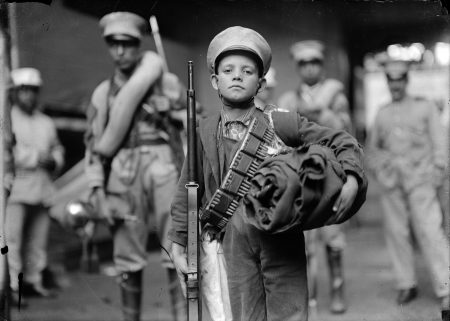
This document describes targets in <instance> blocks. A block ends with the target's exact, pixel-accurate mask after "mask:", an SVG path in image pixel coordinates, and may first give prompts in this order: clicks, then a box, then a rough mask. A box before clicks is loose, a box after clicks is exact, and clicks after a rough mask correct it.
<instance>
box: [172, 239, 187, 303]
mask: <svg viewBox="0 0 450 321" xmlns="http://www.w3.org/2000/svg"><path fill="white" fill-rule="evenodd" d="M171 255H172V260H173V264H174V265H175V269H176V270H177V274H178V278H179V279H180V283H181V289H182V290H183V295H184V296H185V297H186V275H187V272H188V266H187V257H186V247H184V246H182V245H180V244H177V243H172V249H171Z"/></svg>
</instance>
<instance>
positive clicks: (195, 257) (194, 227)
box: [186, 61, 202, 321]
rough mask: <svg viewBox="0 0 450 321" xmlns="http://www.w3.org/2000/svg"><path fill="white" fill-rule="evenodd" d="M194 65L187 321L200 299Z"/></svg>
mask: <svg viewBox="0 0 450 321" xmlns="http://www.w3.org/2000/svg"><path fill="white" fill-rule="evenodd" d="M193 68H194V64H193V62H192V61H189V62H188V90H187V123H188V126H187V136H188V138H187V146H188V148H187V157H188V159H187V162H188V183H187V184H186V188H187V190H188V244H187V263H188V273H187V281H186V288H187V295H186V296H187V303H188V321H198V320H201V319H202V311H201V306H202V305H201V298H200V278H199V265H200V264H199V242H198V238H199V226H198V205H197V189H198V183H197V181H198V179H197V177H198V176H197V174H198V173H197V135H196V127H197V121H196V119H195V118H196V115H195V114H196V112H195V91H194V89H193V82H194V70H193Z"/></svg>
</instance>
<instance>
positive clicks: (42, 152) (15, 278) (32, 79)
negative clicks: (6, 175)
mask: <svg viewBox="0 0 450 321" xmlns="http://www.w3.org/2000/svg"><path fill="white" fill-rule="evenodd" d="M11 78H12V81H13V86H14V88H13V92H12V101H13V106H12V109H11V124H12V132H13V133H14V138H15V145H14V147H13V156H14V167H15V171H16V176H15V179H14V182H13V187H12V190H11V194H10V196H9V200H8V205H7V209H6V212H7V218H6V233H7V235H6V237H7V241H8V246H9V252H8V256H9V269H10V278H11V290H12V302H13V303H16V302H17V301H18V290H19V274H20V273H21V272H22V271H23V279H24V287H23V288H24V292H25V294H26V293H29V294H30V295H37V296H42V297H49V296H51V295H52V293H51V292H50V291H49V290H48V289H46V288H45V287H44V286H43V283H42V271H43V270H44V268H45V267H46V266H47V239H48V231H49V227H50V216H49V214H48V204H46V199H47V198H48V197H49V196H50V195H51V194H52V193H53V191H54V186H53V183H52V177H51V176H52V174H54V173H56V172H57V171H58V170H59V169H61V167H62V165H63V163H64V149H63V147H62V145H61V144H60V143H59V140H58V136H57V133H56V128H55V125H54V124H53V121H52V120H51V119H50V118H49V117H48V116H46V115H44V114H43V113H41V112H40V111H38V110H37V107H38V105H39V92H40V89H41V86H42V79H41V75H40V72H39V71H38V70H37V69H34V68H20V69H15V70H13V71H12V72H11Z"/></svg>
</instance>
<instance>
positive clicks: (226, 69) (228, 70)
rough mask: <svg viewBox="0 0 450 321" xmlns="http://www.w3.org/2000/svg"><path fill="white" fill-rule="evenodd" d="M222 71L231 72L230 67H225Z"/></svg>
mask: <svg viewBox="0 0 450 321" xmlns="http://www.w3.org/2000/svg"><path fill="white" fill-rule="evenodd" d="M223 72H224V73H226V74H229V73H230V72H231V68H225V69H224V70H223Z"/></svg>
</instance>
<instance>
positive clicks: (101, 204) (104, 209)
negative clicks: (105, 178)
mask: <svg viewBox="0 0 450 321" xmlns="http://www.w3.org/2000/svg"><path fill="white" fill-rule="evenodd" d="M94 195H95V198H96V201H97V204H98V207H97V208H98V209H99V211H100V215H101V216H102V217H103V218H104V219H105V220H106V222H107V223H108V224H109V225H114V224H115V221H114V217H113V212H112V210H111V207H110V206H109V204H108V200H107V199H106V193H105V190H104V189H103V188H100V187H97V188H96V189H95V190H94Z"/></svg>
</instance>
